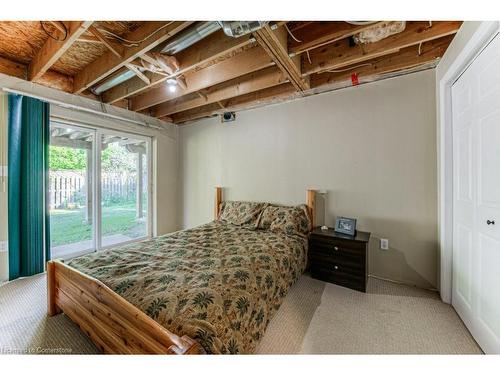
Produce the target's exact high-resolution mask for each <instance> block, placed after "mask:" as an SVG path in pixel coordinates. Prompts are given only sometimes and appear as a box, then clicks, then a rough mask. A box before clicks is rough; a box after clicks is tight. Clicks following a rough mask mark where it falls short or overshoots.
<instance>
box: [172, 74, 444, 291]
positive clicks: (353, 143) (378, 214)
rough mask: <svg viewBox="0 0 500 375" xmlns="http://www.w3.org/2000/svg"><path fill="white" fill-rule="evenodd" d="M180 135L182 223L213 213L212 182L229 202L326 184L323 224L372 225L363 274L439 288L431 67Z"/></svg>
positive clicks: (296, 195) (288, 199) (289, 197)
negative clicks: (383, 246) (381, 244)
mask: <svg viewBox="0 0 500 375" xmlns="http://www.w3.org/2000/svg"><path fill="white" fill-rule="evenodd" d="M179 142H180V144H179V147H180V149H179V150H180V156H179V160H180V173H181V175H180V182H181V194H180V196H181V203H182V208H183V209H182V225H183V227H184V228H186V227H192V226H195V225H198V224H202V223H204V222H207V221H210V220H212V215H213V200H214V196H213V187H214V186H216V185H221V186H223V187H225V191H224V193H225V197H226V198H227V199H233V200H253V201H271V202H279V203H284V204H297V203H302V202H304V200H305V190H306V188H309V187H312V188H316V189H324V190H327V191H328V193H327V199H326V210H325V211H326V214H325V216H326V217H325V218H324V219H325V220H321V221H326V224H327V225H329V226H333V225H334V222H335V217H336V216H337V215H341V216H348V217H356V218H358V229H360V230H366V231H370V232H372V241H371V244H370V273H372V274H375V275H378V276H382V277H388V278H391V279H396V280H401V281H405V282H409V283H412V284H415V285H419V286H423V287H432V286H435V285H436V279H437V277H436V276H437V268H436V264H437V207H436V204H437V191H436V189H437V183H436V115H435V72H434V71H425V72H420V73H414V74H411V75H406V76H403V77H398V78H393V79H388V80H385V81H380V82H376V83H372V84H368V85H363V86H359V87H355V88H349V89H344V90H339V91H336V92H331V93H326V94H321V95H316V96H312V97H308V98H305V99H300V100H296V101H292V102H288V103H283V104H278V105H274V106H269V107H264V108H259V109H254V110H249V111H244V112H240V113H238V114H237V120H236V122H233V123H230V124H221V123H220V122H219V120H218V119H217V118H212V119H206V120H202V121H199V122H197V123H194V124H191V125H186V126H183V127H181V128H180V130H179ZM320 216H323V215H320ZM322 219H323V218H322ZM319 223H321V222H319ZM381 237H382V238H388V239H389V241H390V250H389V251H382V250H379V249H378V239H379V238H381Z"/></svg>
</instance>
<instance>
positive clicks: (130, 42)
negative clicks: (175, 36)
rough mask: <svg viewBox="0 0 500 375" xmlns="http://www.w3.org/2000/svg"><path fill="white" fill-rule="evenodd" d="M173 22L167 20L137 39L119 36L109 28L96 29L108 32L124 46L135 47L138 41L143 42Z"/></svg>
mask: <svg viewBox="0 0 500 375" xmlns="http://www.w3.org/2000/svg"><path fill="white" fill-rule="evenodd" d="M172 23H173V21H170V22H167V23H166V24H165V25H163V26H161V27H159V28H157V29H156V30H155V31H153V32H152V33H150V34H149V35H147V36H145V37H144V38H142V39H139V40H130V39H127V38H124V37H121V36H120V35H118V34H115V33H113V32H112V31H109V30H106V29H101V28H99V29H98V30H99V31H101V32H103V33H105V34H108V35H110V36H111V37H113V38H115V39H117V40H119V41H120V42H122V44H123V45H125V46H126V47H137V46H138V45H139V44H140V43H142V42H144V41H145V40H147V39H149V38H151V37H152V36H153V35H155V34H157V33H159V32H160V31H161V30H163V29H164V28H166V27H168V26H170V25H171V24H172Z"/></svg>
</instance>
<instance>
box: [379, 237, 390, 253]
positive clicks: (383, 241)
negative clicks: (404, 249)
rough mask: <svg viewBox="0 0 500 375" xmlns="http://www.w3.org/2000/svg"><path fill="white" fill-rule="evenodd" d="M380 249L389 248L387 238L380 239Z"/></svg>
mask: <svg viewBox="0 0 500 375" xmlns="http://www.w3.org/2000/svg"><path fill="white" fill-rule="evenodd" d="M380 249H382V250H389V240H388V239H387V238H381V239H380Z"/></svg>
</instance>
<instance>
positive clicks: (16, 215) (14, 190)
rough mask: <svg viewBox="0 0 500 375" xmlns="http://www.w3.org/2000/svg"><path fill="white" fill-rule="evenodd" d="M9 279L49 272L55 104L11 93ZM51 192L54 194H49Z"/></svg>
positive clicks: (9, 131)
mask: <svg viewBox="0 0 500 375" xmlns="http://www.w3.org/2000/svg"><path fill="white" fill-rule="evenodd" d="M8 108H9V110H8V111H9V115H8V145H9V146H8V170H9V182H8V200H9V205H8V207H9V208H8V214H9V279H10V280H13V279H16V278H18V277H21V276H31V275H34V274H37V273H40V272H43V271H44V268H45V267H44V264H45V261H46V260H49V259H50V235H49V234H50V230H49V218H48V210H47V209H46V204H45V202H46V201H47V200H46V189H45V187H46V186H48V163H49V159H48V156H49V155H48V150H49V136H50V134H49V104H48V103H45V102H43V101H41V100H38V99H33V98H30V97H27V96H22V95H16V94H9V107H8ZM47 190H48V189H47Z"/></svg>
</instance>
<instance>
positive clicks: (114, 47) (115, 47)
mask: <svg viewBox="0 0 500 375" xmlns="http://www.w3.org/2000/svg"><path fill="white" fill-rule="evenodd" d="M89 32H90V33H92V34H93V35H94V36H95V37H96V38H97V40H99V41H100V42H101V43H102V44H104V45H105V46H106V48H108V49H109V50H110V51H111V52H113V53H114V54H115V56H116V57H118V58H121V57H122V55H123V51H124V49H125V47H123V46H121V45H119V44H117V43H114V42H112V41H110V40H108V39H106V37H105V36H104V35H102V33H101V32H100V31H99V30H97V28H96V27H95V26H93V25H91V26H90V27H89Z"/></svg>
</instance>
